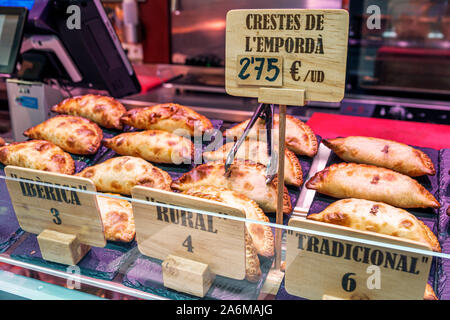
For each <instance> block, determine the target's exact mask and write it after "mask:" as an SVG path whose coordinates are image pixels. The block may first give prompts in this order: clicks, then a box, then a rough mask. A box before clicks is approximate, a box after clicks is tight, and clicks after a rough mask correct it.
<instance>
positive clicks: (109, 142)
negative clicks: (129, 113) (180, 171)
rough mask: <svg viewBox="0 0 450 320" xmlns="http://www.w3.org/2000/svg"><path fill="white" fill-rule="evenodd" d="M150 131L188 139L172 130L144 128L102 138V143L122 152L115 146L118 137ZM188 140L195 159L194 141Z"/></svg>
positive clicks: (191, 156)
mask: <svg viewBox="0 0 450 320" xmlns="http://www.w3.org/2000/svg"><path fill="white" fill-rule="evenodd" d="M150 131H152V132H156V133H162V134H165V135H168V136H170V135H173V136H174V137H176V138H179V139H186V138H184V137H182V136H177V135H176V134H174V133H172V132H169V131H163V130H157V129H149V130H144V131H135V132H123V133H121V134H118V135H117V136H115V137H112V138H107V139H102V145H103V146H105V147H106V148H109V149H111V150H114V152H116V153H118V154H120V153H119V152H117V151H115V148H114V145H115V144H116V142H115V141H116V139H117V138H119V137H120V136H128V137H132V136H134V135H137V134H142V133H145V132H150ZM186 141H189V142H190V146H191V154H190V160H191V161H192V160H193V159H194V157H195V145H194V144H193V143H192V141H190V140H189V139H186ZM121 155H123V156H126V155H127V154H121ZM130 157H138V158H142V157H141V156H139V155H130ZM142 159H144V158H142ZM144 160H146V161H150V162H156V161H151V160H147V159H144ZM169 164H170V163H169Z"/></svg>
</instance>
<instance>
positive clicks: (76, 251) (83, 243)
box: [5, 166, 106, 265]
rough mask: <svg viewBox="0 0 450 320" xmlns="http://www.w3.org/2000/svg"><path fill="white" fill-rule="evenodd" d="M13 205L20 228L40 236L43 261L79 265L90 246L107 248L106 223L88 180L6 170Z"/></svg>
mask: <svg viewBox="0 0 450 320" xmlns="http://www.w3.org/2000/svg"><path fill="white" fill-rule="evenodd" d="M5 173H6V175H7V177H9V178H14V179H20V181H14V180H9V179H7V180H6V185H7V187H8V191H9V194H10V197H11V202H12V204H13V207H14V211H15V213H16V216H17V220H18V222H19V225H20V227H21V228H22V229H23V230H25V231H27V232H30V233H33V234H37V235H38V237H37V239H38V243H39V247H40V250H41V253H42V258H43V259H44V260H48V261H52V262H57V263H61V264H66V265H75V264H77V263H78V262H79V261H80V260H81V259H82V258H83V257H84V256H85V255H86V254H87V253H88V252H89V250H90V246H96V247H104V246H105V245H106V240H105V236H104V232H103V223H102V220H101V216H100V212H99V209H98V205H97V198H96V196H95V195H94V194H88V193H83V192H77V191H75V190H67V189H65V188H62V187H69V188H73V189H78V190H86V191H92V192H95V191H96V189H95V186H94V184H93V183H92V181H90V180H89V179H86V178H80V177H76V176H69V175H63V174H58V173H50V172H46V171H40V170H32V169H26V168H20V167H15V166H7V167H6V168H5Z"/></svg>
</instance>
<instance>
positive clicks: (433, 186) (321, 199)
mask: <svg viewBox="0 0 450 320" xmlns="http://www.w3.org/2000/svg"><path fill="white" fill-rule="evenodd" d="M416 148H417V149H419V150H422V151H423V152H425V153H426V154H427V155H428V156H429V157H430V159H431V160H432V162H433V164H434V166H435V168H436V171H437V172H436V175H435V176H422V177H418V178H415V179H416V180H417V181H418V182H419V183H420V184H422V185H423V186H424V187H425V188H426V189H427V190H428V191H430V192H431V193H432V194H433V195H434V196H435V197H436V199H438V201H439V179H438V177H439V151H438V150H435V149H430V148H421V147H416ZM340 162H342V160H341V159H340V158H339V157H338V156H337V155H336V154H335V153H334V152H331V154H330V157H329V159H328V162H327V164H326V167H328V166H330V165H332V164H335V163H340ZM337 200H339V199H336V198H333V197H329V196H326V195H323V194H320V193H319V192H317V193H316V194H315V196H314V200H313V202H312V204H311V207H310V209H309V212H308V215H310V214H312V213H319V212H321V211H323V210H324V209H325V208H326V207H327V206H328V205H330V204H331V203H333V202H335V201H337ZM408 212H410V213H412V214H414V215H415V216H416V217H417V218H418V219H420V220H421V221H422V222H424V223H425V224H426V225H427V226H428V227H429V228H430V229H431V230H432V231H433V233H434V234H439V223H438V210H436V209H431V208H428V209H416V208H415V209H408ZM439 260H440V259H438V258H435V257H433V261H432V264H431V269H430V275H429V278H428V283H429V284H430V285H431V286H432V287H433V289H434V290H435V293H436V294H438V290H437V287H438V281H437V278H438V277H437V274H438V273H439V269H440V268H439V266H440V261H439ZM276 299H280V300H302V299H303V298H301V297H294V296H291V295H290V294H288V293H287V292H286V290H285V288H284V280H283V283H282V285H281V287H280V290H279V292H278V294H277V296H276Z"/></svg>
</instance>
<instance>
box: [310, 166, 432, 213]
mask: <svg viewBox="0 0 450 320" xmlns="http://www.w3.org/2000/svg"><path fill="white" fill-rule="evenodd" d="M306 187H307V188H308V189H314V190H317V191H318V192H320V193H322V194H326V195H328V196H331V197H335V198H341V199H342V198H358V199H366V200H372V201H380V202H384V203H387V204H390V205H393V206H395V207H399V208H428V207H431V208H439V206H440V204H439V202H437V200H436V199H435V198H434V196H433V195H432V194H431V193H430V192H428V190H427V189H425V188H424V187H423V186H422V185H421V184H419V183H418V182H417V181H416V180H414V179H412V178H410V177H408V176H406V175H404V174H401V173H398V172H395V171H393V170H390V169H385V168H380V167H376V166H371V165H366V164H356V163H345V162H342V163H338V164H333V165H331V166H329V167H327V168H325V169H324V170H322V171H319V172H317V173H316V174H315V175H314V176H313V177H312V178H311V179H310V180H309V181H308V182H307V183H306Z"/></svg>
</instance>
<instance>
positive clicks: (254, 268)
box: [245, 228, 262, 283]
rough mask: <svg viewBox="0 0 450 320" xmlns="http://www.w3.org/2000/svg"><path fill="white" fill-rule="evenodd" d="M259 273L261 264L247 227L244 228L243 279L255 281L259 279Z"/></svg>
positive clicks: (260, 273)
mask: <svg viewBox="0 0 450 320" xmlns="http://www.w3.org/2000/svg"><path fill="white" fill-rule="evenodd" d="M261 275H262V272H261V265H260V262H259V258H258V253H257V252H256V247H255V245H254V244H253V240H252V237H251V236H250V234H249V233H248V231H247V228H245V280H247V281H248V282H253V283H255V282H258V281H259V279H261Z"/></svg>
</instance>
